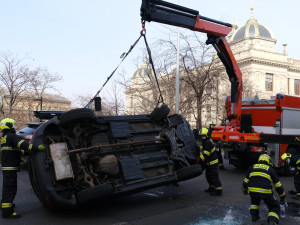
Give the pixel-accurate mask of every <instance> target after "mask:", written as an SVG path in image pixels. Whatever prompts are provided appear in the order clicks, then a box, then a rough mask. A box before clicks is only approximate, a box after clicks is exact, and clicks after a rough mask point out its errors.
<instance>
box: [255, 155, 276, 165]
mask: <svg viewBox="0 0 300 225" xmlns="http://www.w3.org/2000/svg"><path fill="white" fill-rule="evenodd" d="M261 161H265V162H267V163H268V164H269V165H271V166H273V164H272V160H271V158H270V156H268V155H267V154H262V155H260V156H259V158H258V162H261Z"/></svg>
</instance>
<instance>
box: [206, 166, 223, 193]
mask: <svg viewBox="0 0 300 225" xmlns="http://www.w3.org/2000/svg"><path fill="white" fill-rule="evenodd" d="M205 177H206V180H207V182H208V184H209V187H210V188H212V187H213V188H214V189H215V190H216V191H221V192H222V184H221V181H220V179H219V164H218V163H216V164H214V165H209V166H206V172H205Z"/></svg>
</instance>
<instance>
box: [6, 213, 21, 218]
mask: <svg viewBox="0 0 300 225" xmlns="http://www.w3.org/2000/svg"><path fill="white" fill-rule="evenodd" d="M2 217H3V218H10V219H17V218H20V213H18V212H13V213H11V214H10V215H9V214H8V215H7V214H3V213H2Z"/></svg>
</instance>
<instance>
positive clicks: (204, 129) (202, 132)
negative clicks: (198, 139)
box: [199, 128, 208, 137]
mask: <svg viewBox="0 0 300 225" xmlns="http://www.w3.org/2000/svg"><path fill="white" fill-rule="evenodd" d="M199 135H200V136H206V137H208V129H207V128H202V129H201V130H200V131H199Z"/></svg>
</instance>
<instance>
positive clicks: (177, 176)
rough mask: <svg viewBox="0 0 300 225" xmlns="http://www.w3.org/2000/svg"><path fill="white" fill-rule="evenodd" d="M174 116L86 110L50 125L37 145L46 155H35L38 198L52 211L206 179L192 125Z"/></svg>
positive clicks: (159, 110) (163, 110)
mask: <svg viewBox="0 0 300 225" xmlns="http://www.w3.org/2000/svg"><path fill="white" fill-rule="evenodd" d="M169 111H170V110H169V108H168V107H167V106H166V105H162V106H161V107H156V108H155V109H154V110H153V112H152V113H151V114H144V115H130V116H95V115H94V112H93V111H92V110H90V109H86V108H83V109H74V110H71V111H68V112H66V113H64V114H62V115H61V116H59V117H55V118H53V119H51V120H49V121H47V122H45V123H44V124H43V125H41V126H40V127H39V128H38V129H37V130H36V132H35V135H34V137H33V143H34V144H44V145H45V146H46V151H45V152H34V153H32V155H31V158H30V166H29V174H30V180H31V183H32V186H33V189H34V191H35V193H36V195H37V196H38V198H39V199H40V200H41V202H42V203H43V205H44V206H45V207H46V208H49V209H67V208H73V207H75V206H77V205H81V204H83V203H86V202H90V201H93V200H96V199H99V198H107V197H111V196H121V195H126V194H130V193H134V192H137V191H141V190H144V189H149V188H153V187H157V186H161V185H166V184H171V183H177V182H179V181H183V180H187V179H191V178H193V177H196V176H198V175H200V174H202V168H201V166H200V165H199V164H197V163H196V159H197V156H198V155H199V153H198V148H197V143H196V140H195V137H194V135H193V132H192V130H191V128H190V125H189V123H188V122H187V121H186V119H185V118H184V117H182V116H181V115H178V114H174V115H171V116H167V115H168V113H169Z"/></svg>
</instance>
